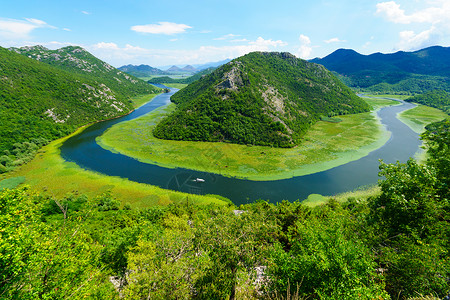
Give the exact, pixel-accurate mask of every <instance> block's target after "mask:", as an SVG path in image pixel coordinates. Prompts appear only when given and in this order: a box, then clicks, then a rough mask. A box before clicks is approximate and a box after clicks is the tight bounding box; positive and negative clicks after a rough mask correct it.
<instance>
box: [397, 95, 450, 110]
mask: <svg viewBox="0 0 450 300" xmlns="http://www.w3.org/2000/svg"><path fill="white" fill-rule="evenodd" d="M405 101H408V102H414V103H420V104H423V105H427V106H431V107H435V108H437V109H440V110H442V111H444V112H446V113H447V114H450V94H449V93H448V92H446V91H442V90H432V91H429V92H427V93H425V94H422V95H416V96H414V97H410V98H408V99H406V100H405Z"/></svg>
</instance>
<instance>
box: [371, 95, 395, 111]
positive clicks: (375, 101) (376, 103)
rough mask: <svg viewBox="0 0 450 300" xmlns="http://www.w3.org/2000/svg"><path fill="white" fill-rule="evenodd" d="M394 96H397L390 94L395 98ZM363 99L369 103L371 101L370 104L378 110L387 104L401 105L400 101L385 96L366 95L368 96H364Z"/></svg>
mask: <svg viewBox="0 0 450 300" xmlns="http://www.w3.org/2000/svg"><path fill="white" fill-rule="evenodd" d="M369 97H370V98H369ZM394 97H396V96H394V95H390V97H389V98H394ZM363 99H364V100H365V101H366V102H367V103H369V105H370V106H372V109H373V110H377V109H380V108H382V107H385V106H391V105H400V102H398V101H394V100H390V99H385V98H383V97H376V96H368V95H366V97H363Z"/></svg>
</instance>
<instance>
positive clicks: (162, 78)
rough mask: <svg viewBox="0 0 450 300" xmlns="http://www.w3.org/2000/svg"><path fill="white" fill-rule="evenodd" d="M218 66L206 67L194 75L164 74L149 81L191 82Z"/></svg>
mask: <svg viewBox="0 0 450 300" xmlns="http://www.w3.org/2000/svg"><path fill="white" fill-rule="evenodd" d="M215 69H216V68H213V67H211V68H208V69H204V70H202V71H200V72H197V73H195V74H194V75H192V76H189V77H187V78H171V77H169V76H162V77H155V78H152V79H150V80H149V81H148V82H149V83H158V84H164V83H182V84H189V83H192V82H194V81H196V80H199V79H200V78H202V77H203V76H205V75H207V74H210V73H212V72H213V71H214V70H215Z"/></svg>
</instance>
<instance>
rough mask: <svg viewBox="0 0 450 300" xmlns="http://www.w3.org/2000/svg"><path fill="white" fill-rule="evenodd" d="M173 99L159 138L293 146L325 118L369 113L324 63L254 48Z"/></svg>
mask: <svg viewBox="0 0 450 300" xmlns="http://www.w3.org/2000/svg"><path fill="white" fill-rule="evenodd" d="M171 100H172V101H173V102H174V103H176V104H178V108H177V110H176V111H175V112H174V113H173V114H171V115H170V116H168V117H167V118H165V119H164V120H163V121H162V122H160V123H159V124H158V125H157V127H156V128H155V130H154V135H155V136H156V137H158V138H165V139H174V140H194V141H225V142H232V143H239V144H252V145H268V146H276V147H292V146H294V145H296V144H297V143H298V142H299V140H300V137H301V136H302V135H303V134H304V133H305V131H306V130H307V129H308V128H309V127H310V126H311V125H312V124H313V123H314V122H316V121H317V120H319V119H320V118H321V117H330V116H335V115H340V114H349V113H359V112H363V111H368V109H369V107H368V106H367V104H366V103H365V102H364V101H362V100H361V99H360V98H359V97H357V96H356V95H355V94H354V93H353V92H352V91H351V90H350V89H349V88H348V87H346V86H345V85H344V84H343V83H341V82H340V81H339V80H338V79H337V78H336V77H335V76H334V75H333V74H331V72H329V71H328V70H326V69H325V68H324V67H323V66H321V65H317V64H314V63H309V62H307V61H304V60H301V59H298V58H296V57H295V56H293V55H292V54H289V53H276V52H272V53H265V52H253V53H250V54H247V55H245V56H242V57H239V58H237V59H235V60H233V61H231V62H230V63H228V64H226V65H223V66H221V67H219V68H218V69H217V70H215V71H214V72H213V73H211V74H209V75H206V76H204V77H202V78H200V79H199V80H198V81H196V82H194V83H192V84H190V85H189V86H187V87H186V88H184V89H182V90H181V91H179V92H178V93H176V94H175V95H173V96H172V98H171Z"/></svg>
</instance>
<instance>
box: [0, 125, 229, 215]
mask: <svg viewBox="0 0 450 300" xmlns="http://www.w3.org/2000/svg"><path fill="white" fill-rule="evenodd" d="M81 131H83V128H81V129H79V130H78V131H77V132H76V133H74V134H77V133H80V132H81ZM74 134H72V135H70V136H73V135H74ZM70 136H67V137H65V138H62V139H59V140H56V141H53V142H51V143H50V144H49V145H47V146H45V147H43V148H42V149H40V150H39V152H38V154H37V155H36V157H35V158H34V159H33V160H32V161H31V162H29V163H28V164H26V165H23V166H21V167H19V168H17V169H16V170H15V171H12V172H10V173H8V174H7V176H8V178H9V179H6V180H9V182H10V183H11V182H14V181H17V180H18V178H26V180H25V182H24V183H25V184H26V185H29V186H30V187H31V188H33V189H34V190H36V191H40V192H42V193H44V194H47V195H50V196H53V197H56V198H62V197H64V196H65V195H67V194H68V193H78V194H85V195H87V196H89V197H95V196H97V195H99V194H101V193H103V192H106V191H111V192H112V194H113V195H114V197H116V198H117V199H118V200H120V201H121V202H122V203H130V204H131V205H132V206H133V207H149V206H154V205H168V204H170V203H179V202H184V201H186V198H187V197H189V201H192V202H195V203H197V204H210V203H216V204H223V205H225V204H228V203H229V201H223V199H222V198H221V197H218V196H217V197H216V196H213V195H208V196H200V195H191V194H185V193H181V192H174V191H170V190H165V189H162V188H159V187H155V186H152V185H148V184H141V183H137V182H133V181H130V180H127V179H124V178H120V177H112V176H106V175H103V174H100V173H96V172H92V171H87V170H84V169H82V168H80V167H79V166H77V165H76V164H75V163H72V162H66V161H65V160H64V159H63V158H62V157H61V156H60V150H59V147H60V146H61V144H62V143H63V142H64V141H65V140H66V139H68V138H69V137H70ZM4 181H5V180H3V181H1V182H4ZM7 182H8V181H7Z"/></svg>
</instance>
